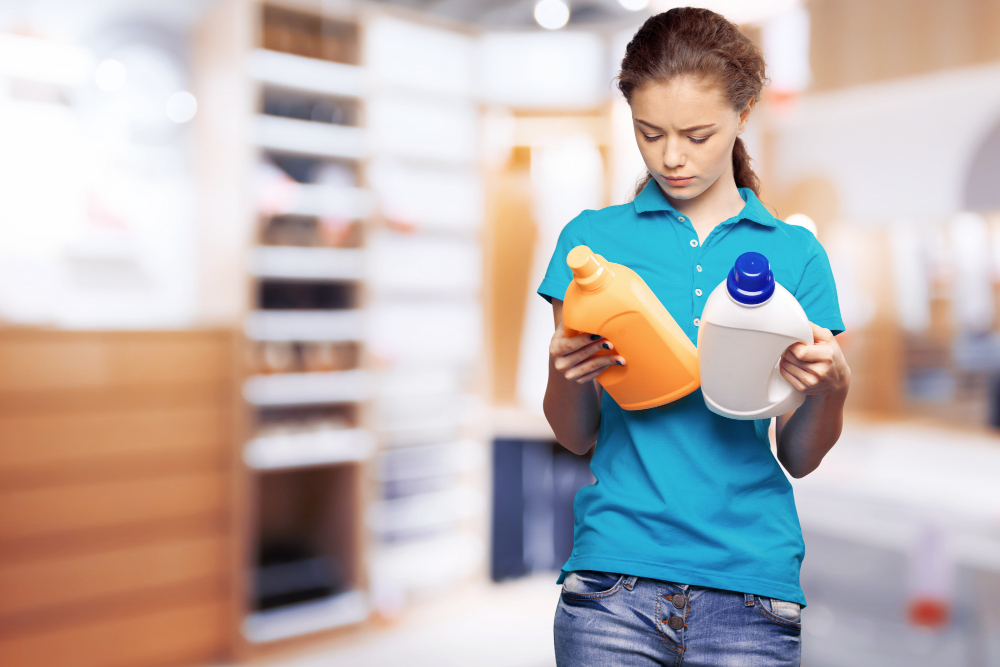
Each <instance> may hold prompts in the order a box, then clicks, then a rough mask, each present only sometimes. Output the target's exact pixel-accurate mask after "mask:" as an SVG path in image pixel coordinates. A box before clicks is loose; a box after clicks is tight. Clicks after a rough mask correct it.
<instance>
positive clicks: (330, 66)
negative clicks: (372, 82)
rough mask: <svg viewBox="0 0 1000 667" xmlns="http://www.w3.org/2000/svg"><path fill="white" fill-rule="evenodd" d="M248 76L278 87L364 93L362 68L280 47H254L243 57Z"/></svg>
mask: <svg viewBox="0 0 1000 667" xmlns="http://www.w3.org/2000/svg"><path fill="white" fill-rule="evenodd" d="M247 73H248V74H249V75H250V76H251V78H253V79H255V80H257V81H259V82H261V83H267V84H271V85H274V86H280V87H281V88H290V89H293V90H301V91H304V92H310V93H318V94H320V95H333V96H336V97H361V96H362V95H364V94H365V69H364V68H363V67H357V66H355V65H344V64H341V63H333V62H330V61H327V60H318V59H316V58H306V57H304V56H296V55H292V54H290V53H281V52H280V51H268V50H267V49H254V50H253V51H251V52H250V53H249V55H248V57H247Z"/></svg>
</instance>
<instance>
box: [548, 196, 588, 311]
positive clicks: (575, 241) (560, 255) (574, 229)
mask: <svg viewBox="0 0 1000 667" xmlns="http://www.w3.org/2000/svg"><path fill="white" fill-rule="evenodd" d="M589 231H590V219H589V218H588V217H587V211H584V212H583V213H581V214H580V215H578V216H576V217H575V218H573V219H572V220H570V221H569V222H568V223H566V226H565V227H563V229H562V231H561V232H559V240H558V241H556V249H555V251H554V252H553V253H552V257H551V258H550V259H549V266H548V268H547V269H545V277H544V278H543V279H542V283H541V284H540V285H539V286H538V293H539V294H540V295H541V296H542V298H544V299H545V300H546V301H548V302H549V303H552V299H559V300H560V301H562V300H563V299H564V298H565V297H566V288H568V287H569V284H570V282H571V281H572V280H573V272H572V271H570V268H569V266H567V265H566V255H568V254H569V251H570V250H572V249H573V248H575V247H577V246H578V245H586V244H587V240H586V237H587V232H589Z"/></svg>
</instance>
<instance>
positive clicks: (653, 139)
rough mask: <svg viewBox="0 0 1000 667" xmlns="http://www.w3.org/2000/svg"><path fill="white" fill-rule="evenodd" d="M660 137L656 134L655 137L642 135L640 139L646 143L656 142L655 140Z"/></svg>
mask: <svg viewBox="0 0 1000 667" xmlns="http://www.w3.org/2000/svg"><path fill="white" fill-rule="evenodd" d="M660 136H661V135H659V134H658V135H656V136H655V137H650V136H648V135H645V134H644V135H642V138H643V139H645V140H646V141H656V140H657V139H659V138H660Z"/></svg>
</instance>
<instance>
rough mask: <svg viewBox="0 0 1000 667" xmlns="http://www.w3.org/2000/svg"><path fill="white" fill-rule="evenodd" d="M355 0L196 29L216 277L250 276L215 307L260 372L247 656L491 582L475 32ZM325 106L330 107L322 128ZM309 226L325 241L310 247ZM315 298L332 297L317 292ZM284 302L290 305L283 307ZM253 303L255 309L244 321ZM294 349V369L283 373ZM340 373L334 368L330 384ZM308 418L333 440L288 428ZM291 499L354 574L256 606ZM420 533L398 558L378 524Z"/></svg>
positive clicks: (254, 403) (209, 261) (274, 9)
mask: <svg viewBox="0 0 1000 667" xmlns="http://www.w3.org/2000/svg"><path fill="white" fill-rule="evenodd" d="M348 4H351V5H352V7H353V9H352V10H350V11H354V10H356V11H357V13H348V14H337V12H338V11H340V10H338V9H333V8H331V6H330V4H329V3H302V2H299V0H269V1H267V2H264V1H263V0H249V1H248V0H219V2H217V3H214V4H213V7H212V9H211V10H210V12H209V14H210V16H211V18H210V19H208V20H207V21H206V22H205V24H204V25H203V27H202V28H201V29H200V30H199V34H198V36H197V41H198V44H199V71H200V72H201V75H200V76H201V80H200V82H199V88H198V91H197V92H198V98H199V102H202V101H204V105H203V110H200V111H199V114H198V116H197V117H196V119H195V124H196V125H197V126H198V128H199V132H200V134H199V146H211V147H212V149H211V150H210V151H209V152H208V154H207V155H205V156H204V157H203V159H202V163H203V166H202V172H201V173H203V174H204V178H203V179H202V180H201V181H200V183H202V186H203V188H204V190H203V192H202V194H203V196H202V197H201V199H200V206H201V208H200V210H201V211H202V213H201V220H202V221H203V223H204V224H203V227H204V230H205V231H204V234H205V241H206V242H205V247H206V248H207V252H206V255H205V257H206V259H205V262H204V265H205V268H206V272H208V271H215V272H218V274H220V275H222V274H225V275H230V274H232V275H236V276H240V279H239V280H238V281H237V282H235V286H229V285H228V284H226V285H223V284H221V283H220V285H219V286H218V289H217V290H216V292H217V293H213V295H212V299H213V301H212V307H213V308H214V309H215V311H218V312H220V313H232V316H233V317H237V316H238V317H239V318H240V324H241V326H242V328H243V331H244V333H245V336H246V340H247V352H248V354H247V358H251V357H252V358H253V359H254V361H253V363H255V364H259V366H256V367H254V368H252V369H251V370H249V371H247V372H246V375H245V377H241V378H240V380H241V381H240V383H239V389H240V392H241V398H242V400H243V405H244V406H245V411H244V419H243V420H242V421H243V423H244V429H243V430H244V434H243V437H242V442H241V443H240V444H239V451H238V453H237V455H236V456H235V457H234V466H236V467H235V470H236V472H237V475H238V476H239V479H238V480H237V481H238V483H237V484H236V487H237V488H243V487H245V492H244V495H243V500H242V501H241V502H240V503H239V508H238V513H239V514H240V516H238V517H236V520H235V521H234V524H235V525H237V526H246V528H245V529H244V528H239V529H238V530H237V531H236V535H237V537H236V538H235V539H236V540H238V541H239V543H238V544H237V545H236V548H237V549H238V550H239V551H240V552H241V554H242V555H241V558H242V561H243V563H244V564H245V567H244V568H242V569H241V568H234V572H233V577H232V580H231V581H232V590H233V595H234V599H235V600H238V601H239V602H235V603H234V604H236V605H243V607H242V609H243V614H242V616H241V618H240V622H239V625H238V627H236V628H234V630H236V632H234V636H235V637H238V638H239V637H242V639H238V641H239V642H240V644H239V646H238V647H237V649H236V651H235V653H236V654H237V655H238V656H239V658H240V660H252V659H254V658H256V657H259V656H262V655H265V654H269V653H271V652H272V651H273V650H275V647H274V646H273V645H274V644H281V643H282V642H286V641H288V640H292V639H293V638H296V637H303V636H305V635H317V636H319V635H324V636H325V633H324V631H329V630H332V629H335V628H342V629H343V628H346V627H348V626H352V625H357V624H359V623H363V622H364V621H365V619H367V618H369V616H370V614H371V613H372V611H373V600H374V599H376V598H373V597H372V596H370V595H369V591H370V590H372V589H374V588H376V587H381V588H380V589H379V590H382V591H389V592H390V593H389V596H388V599H392V600H399V599H400V597H399V595H398V594H397V591H393V590H392V589H393V588H397V589H399V591H398V592H400V593H401V594H402V595H404V596H406V595H408V593H409V592H410V591H412V590H415V589H417V588H420V587H424V586H425V584H427V583H428V582H440V583H441V584H442V588H445V584H457V583H460V581H459V580H460V579H468V578H471V577H476V576H479V577H481V578H482V577H485V574H486V571H487V568H486V563H485V554H486V551H487V550H486V546H485V539H486V537H485V536H486V535H487V534H488V531H487V525H486V515H485V509H484V507H485V498H486V495H485V492H484V488H485V485H486V483H487V482H486V480H487V479H488V475H487V474H486V472H485V470H484V463H483V461H484V456H482V453H483V452H484V451H485V443H484V442H479V441H477V440H476V439H475V434H474V431H475V428H473V426H474V421H475V415H478V414H480V413H482V412H483V411H482V410H481V407H482V400H481V398H480V396H481V392H482V389H481V383H480V378H479V374H481V372H482V371H483V370H484V366H483V364H482V362H481V361H480V359H481V358H482V356H483V355H482V354H481V353H480V349H479V348H480V346H481V343H482V338H483V336H482V325H481V313H482V305H481V303H480V292H481V289H482V285H481V283H482V280H481V273H482V271H481V268H480V267H481V259H480V257H481V254H482V252H481V250H482V249H481V241H480V232H479V229H480V227H481V225H482V218H483V213H484V212H483V197H482V183H481V178H480V167H479V163H478V156H477V151H476V146H475V142H476V141H477V133H478V121H479V103H478V101H477V100H476V99H474V98H473V95H472V92H471V91H472V90H473V88H474V81H473V78H474V77H473V75H472V62H473V61H474V57H473V56H474V54H473V48H472V42H473V39H472V37H471V36H470V35H468V34H463V33H460V32H457V31H455V30H454V29H452V28H449V29H441V28H438V27H435V26H431V25H418V24H416V23H414V22H413V21H412V20H410V19H407V20H401V19H397V18H392V17H390V15H389V13H388V12H390V11H391V10H389V9H388V8H386V7H380V6H378V5H376V4H372V3H363V4H357V5H353V4H352V3H348ZM337 6H338V7H345V5H344V4H343V3H337ZM345 11H348V10H345ZM324 12H326V15H325V17H321V14H323V13H324ZM282 14H285V15H297V16H298V17H300V18H301V19H302V20H299V19H298V18H294V19H293V20H292V21H291V23H288V24H287V26H286V28H288V30H285V33H282V34H279V33H278V32H272V33H271V38H270V41H269V37H268V30H267V29H266V28H265V24H266V23H267V21H269V20H272V19H273V20H279V21H280V20H282V19H281V16H280V15H282ZM269 16H270V17H271V18H268V17H269ZM275 17H277V18H275ZM324 19H331V20H333V21H335V22H338V24H339V26H333V28H334V29H333V31H332V32H323V31H325V30H326V28H325V27H324V28H323V29H322V30H321V34H319V36H318V37H317V36H316V35H313V37H316V39H313V38H310V39H308V40H303V39H296V38H294V35H292V37H289V35H291V34H292V33H294V32H295V31H296V30H299V29H300V28H302V26H305V25H307V24H309V25H312V24H310V21H313V23H316V22H317V21H319V22H320V24H322V20H324ZM293 23H294V24H295V25H294V26H293V25H292V24H293ZM322 25H324V26H325V25H326V24H322ZM289 26H291V27H289ZM341 28H345V30H346V32H345V31H341ZM302 29H305V28H302ZM310 29H311V28H310ZM352 31H353V32H352ZM348 33H351V34H353V35H354V36H353V37H351V39H354V40H355V42H356V43H355V47H353V48H354V50H355V55H354V56H350V57H346V56H345V57H339V56H331V55H330V54H331V53H333V52H334V51H337V49H336V48H334V49H333V51H329V50H327V51H324V49H326V48H327V46H329V45H328V44H326V42H325V40H327V39H328V38H329V37H330V35H334V36H336V35H341V34H348ZM331 39H334V38H331ZM310 40H311V41H310ZM334 41H335V39H334ZM310 45H312V46H310ZM333 46H334V47H336V46H337V45H336V44H333ZM306 48H309V49H314V51H313V56H315V57H312V56H307V55H303V54H305V53H306V51H305V50H304V49H306ZM292 51H294V52H295V53H291V52H292ZM348 51H350V49H346V50H344V49H342V50H340V51H339V52H338V53H341V54H343V53H347V52H348ZM400 54H401V55H400ZM325 58H327V59H325ZM338 58H339V60H340V62H333V60H337V59H338ZM313 100H318V101H319V102H322V103H323V104H325V105H326V106H323V109H325V110H327V111H329V110H331V109H332V110H334V111H336V113H332V114H327V115H324V114H326V111H324V112H323V113H318V112H317V111H316V109H317V108H319V106H308V105H312V104H313V102H312V101H313ZM302 104H306V105H307V107H306V108H305V111H303V108H302V107H301V105H302ZM317 104H318V102H317ZM297 105H299V106H297ZM320 106H322V105H320ZM331 119H333V120H332V122H331ZM338 122H343V123H349V124H337V123H338ZM264 159H268V160H269V162H270V163H271V164H269V165H263V164H261V163H262V161H263V160H264ZM317 164H318V165H319V167H318V168H315V169H314V167H315V165H317ZM296 165H297V166H296ZM309 174H312V175H309ZM317 174H319V175H317ZM286 176H287V178H285V177H286ZM262 178H271V179H274V180H272V181H268V183H269V184H271V185H274V184H275V183H277V186H278V187H276V188H275V189H274V190H267V191H266V193H270V194H275V195H276V196H274V197H270V198H268V197H265V196H263V195H262V193H265V188H263V187H262V186H261V183H262ZM278 181H280V182H278ZM266 193H265V194H266ZM265 218H272V219H273V220H275V221H277V220H278V219H279V218H281V220H280V222H281V224H282V225H285V226H284V227H279V226H277V225H276V226H274V227H272V228H271V230H272V231H273V230H278V231H280V232H281V233H277V234H271V235H268V236H266V237H265V236H264V235H261V237H260V240H259V241H258V242H256V243H255V244H252V245H251V246H250V247H247V245H246V242H245V239H247V238H249V237H250V236H251V234H249V233H247V232H248V231H249V229H251V228H252V227H254V226H257V225H260V224H261V223H264V222H267V220H265ZM309 225H314V228H315V229H316V230H317V232H319V231H322V234H317V236H316V239H314V240H308V241H302V240H301V236H300V233H301V232H302V229H307V230H308V229H310V228H309ZM338 225H340V226H338ZM345 229H346V230H348V231H347V232H344V230H345ZM359 229H360V232H361V233H360V234H359V233H358V231H359ZM400 230H409V232H407V231H400ZM342 233H343V235H341V234H342ZM338 239H339V240H338ZM345 239H347V240H345ZM265 242H266V243H265ZM281 244H284V245H281ZM337 245H339V246H344V247H333V246H337ZM315 285H324V286H326V287H329V288H330V289H329V290H327V291H326V292H323V295H325V296H323V295H318V294H317V295H314V296H315V297H316V298H315V299H313V297H312V296H309V293H308V290H309V289H312V287H313V286H315ZM214 287H215V286H214V285H213V288H214ZM265 288H266V289H265ZM276 288H277V289H279V291H280V290H286V291H284V292H281V295H282V296H281V299H279V300H282V303H280V304H279V303H278V301H276V300H274V297H275V291H274V290H275V289H276ZM296 290H298V291H296ZM245 295H251V297H250V299H249V301H251V303H249V304H248V307H247V308H245V309H244V310H243V312H240V313H236V312H234V309H233V307H232V305H231V304H233V303H236V302H239V300H240V298H241V297H243V296H245ZM303 295H305V296H306V297H307V298H304V299H300V298H299V297H301V296H303ZM327 297H329V298H327ZM258 299H259V302H258V301H257V300H258ZM268 299H271V300H270V301H268ZM265 302H267V303H265ZM332 303H337V304H340V305H341V306H342V307H341V309H333V308H327V306H329V305H330V304H332ZM320 350H326V351H327V352H325V353H323V354H326V353H329V355H331V356H330V357H322V354H321V353H320V352H319V351H320ZM331 350H332V351H331ZM344 350H348V351H350V350H355V351H357V352H358V354H357V356H358V358H359V359H360V361H359V364H358V365H357V366H355V367H351V366H350V364H347V363H345V364H341V361H342V360H343V359H345V358H349V356H350V354H352V353H350V352H344ZM279 352H280V354H279ZM289 354H291V355H293V356H294V357H295V359H296V360H297V361H295V362H294V363H285V362H287V361H288V360H287V355H289ZM281 355H285V357H282V356H281ZM309 355H313V356H311V357H310V356H309ZM307 357H308V359H307ZM321 357H322V359H321ZM329 358H335V359H336V360H337V361H336V364H335V365H336V366H338V367H339V366H342V367H343V369H342V370H335V371H334V370H330V371H323V372H320V371H319V370H318V369H319V368H326V367H327V366H324V365H323V364H325V363H327V361H329ZM277 359H281V360H282V361H281V362H280V363H279V362H277V361H275V360H277ZM310 359H311V360H310ZM323 359H325V361H324V360H323ZM291 368H298V369H308V368H312V369H314V370H312V371H309V372H307V371H305V370H301V371H299V372H285V371H287V370H288V369H291ZM278 369H282V371H283V372H273V371H275V370H278ZM326 411H329V413H328V412H326ZM314 415H319V417H314ZM311 419H315V420H316V421H317V422H323V423H325V424H326V426H323V427H319V426H316V425H314V426H316V427H315V428H313V427H311V426H310V427H308V428H303V424H302V423H299V421H297V420H305V421H308V420H311ZM341 427H342V428H341ZM456 443H460V444H456ZM470 452H472V453H470ZM475 452H479V456H476V455H475ZM394 457H395V458H394ZM421 457H423V458H421ZM456 457H457V458H456ZM390 459H394V460H390ZM452 459H454V460H452ZM459 459H461V461H460V462H459ZM400 465H403V471H402V472H400V469H399V466H400ZM390 471H391V474H390V475H389V477H383V476H382V474H383V472H387V473H389V472H390ZM453 478H454V479H453ZM429 479H430V480H437V481H434V482H433V483H434V484H436V485H437V486H435V487H434V489H433V490H431V491H427V492H425V493H419V494H417V493H410V494H404V495H402V496H400V497H383V495H382V493H381V492H382V490H383V489H384V487H385V485H386V484H390V483H392V484H397V486H399V488H402V487H403V485H410V486H413V485H421V484H426V483H428V482H427V480H429ZM438 481H441V482H442V484H438ZM244 482H245V483H244ZM445 482H446V483H445ZM300 491H302V493H299V492H300ZM268 494H272V495H271V496H268ZM276 494H277V495H276ZM297 494H298V495H297ZM268 497H271V498H274V499H275V500H276V502H268ZM296 504H299V505H301V506H302V507H301V514H302V515H308V516H306V517H305V518H303V519H302V523H304V524H308V526H309V530H313V531H315V530H319V531H327V532H326V533H323V534H321V535H317V537H318V538H319V539H317V540H316V542H318V543H323V545H324V546H322V548H323V549H326V551H324V552H323V553H322V555H323V556H328V557H329V558H331V559H334V560H336V559H341V560H342V561H343V563H344V564H345V567H344V568H343V569H344V572H345V574H344V576H343V577H341V579H342V581H341V584H342V585H339V586H336V587H331V588H330V590H331V591H333V592H334V593H335V594H331V595H327V596H323V597H319V596H317V598H316V599H313V600H310V601H291V602H287V601H286V602H276V601H275V600H274V599H271V600H268V601H264V600H263V599H262V598H263V594H261V595H260V596H258V595H257V593H259V592H260V591H261V590H263V589H264V588H265V586H263V585H260V584H253V583H251V582H254V581H255V580H257V578H258V577H262V576H263V574H262V572H263V570H265V569H267V568H270V567H273V565H271V563H274V562H277V561H274V560H270V561H266V559H265V558H264V557H263V556H262V555H261V554H262V549H261V548H260V547H261V545H262V544H263V539H262V538H261V536H262V535H264V533H265V532H266V531H265V527H264V524H267V526H268V530H271V532H270V533H268V534H269V535H275V534H279V533H280V532H281V531H277V532H276V531H274V530H273V528H274V527H275V521H279V520H282V521H283V520H286V519H288V517H289V516H291V515H292V514H294V512H293V511H292V510H289V509H288V508H289V507H294V506H296ZM456 507H458V509H460V510H461V511H457V512H456V511H455V509H456ZM296 511H298V510H296ZM315 512H319V513H320V516H318V517H317V516H316V515H315ZM276 516H277V518H276ZM477 521H479V524H478V525H477V524H476V522H477ZM420 522H423V523H424V525H425V526H427V527H432V528H434V530H435V531H436V532H434V533H433V534H431V535H428V536H425V537H423V538H420V539H406V540H401V541H399V542H393V543H391V544H390V543H388V542H385V541H383V540H382V539H381V538H380V535H381V534H382V531H381V530H376V529H377V528H378V526H383V527H386V528H387V529H391V530H393V531H403V532H405V531H407V530H410V529H412V528H413V527H414V526H416V525H417V524H419V523H420ZM432 524H433V525H432ZM470 526H471V527H470ZM241 531H242V532H241ZM342 537H343V538H344V539H341V538H342ZM337 540H340V543H339V544H334V545H332V546H331V544H330V543H331V542H336V541H337ZM351 540H353V543H351V544H348V542H349V541H351ZM351 554H353V555H354V557H353V560H352V556H351ZM316 556H317V554H315V553H309V554H305V555H303V556H302V557H301V560H302V562H306V561H310V560H315V559H316ZM265 562H266V563H268V564H267V565H266V566H265V565H263V564H264V563H265ZM258 565H259V569H258V567H257V566H258ZM421 572H424V573H426V574H427V576H421V574H420V573H421ZM254 586H257V589H258V590H257V591H256V592H255V589H254ZM447 588H448V589H451V587H450V586H449V587H447ZM407 599H408V598H407ZM247 601H253V603H252V604H248V602H247ZM294 644H296V645H297V644H298V642H294Z"/></svg>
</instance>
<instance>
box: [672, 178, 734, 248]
mask: <svg viewBox="0 0 1000 667" xmlns="http://www.w3.org/2000/svg"><path fill="white" fill-rule="evenodd" d="M657 187H659V184H657ZM661 191H662V189H661ZM664 196H666V197H667V201H669V202H670V204H671V206H673V207H674V208H675V209H677V210H678V211H680V212H681V213H683V214H684V215H686V216H687V217H688V219H689V220H690V221H691V224H692V225H693V226H694V230H695V231H696V232H697V233H698V241H699V243H701V242H704V241H705V239H706V238H708V235H709V234H711V233H712V230H713V229H715V226H716V225H718V224H719V223H720V222H723V221H725V220H728V219H729V218H731V217H733V216H734V215H736V214H738V213H739V212H740V211H742V210H743V207H744V206H745V205H746V202H744V201H743V197H741V196H740V191H739V189H737V187H736V181H735V180H734V179H733V172H732V171H731V170H729V169H727V170H726V171H725V172H724V173H723V174H722V175H721V176H719V178H717V179H716V180H715V183H712V185H710V186H709V187H708V188H707V189H706V190H705V191H704V192H702V193H701V194H700V195H698V196H697V197H694V198H692V199H674V198H672V197H670V196H667V195H666V193H664Z"/></svg>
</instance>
